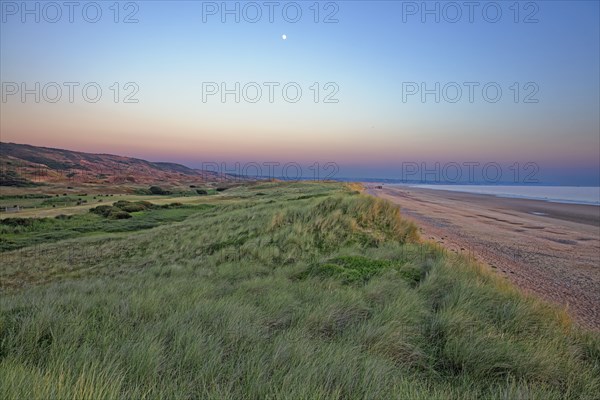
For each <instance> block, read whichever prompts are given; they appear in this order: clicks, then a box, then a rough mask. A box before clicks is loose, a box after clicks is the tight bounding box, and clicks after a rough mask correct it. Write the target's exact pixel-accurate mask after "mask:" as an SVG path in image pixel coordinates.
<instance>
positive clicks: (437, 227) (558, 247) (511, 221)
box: [365, 184, 600, 330]
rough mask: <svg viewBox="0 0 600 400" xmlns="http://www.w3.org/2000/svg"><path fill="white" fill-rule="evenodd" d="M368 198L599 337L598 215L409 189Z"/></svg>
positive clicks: (588, 209) (597, 210)
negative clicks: (392, 206) (392, 207)
mask: <svg viewBox="0 0 600 400" xmlns="http://www.w3.org/2000/svg"><path fill="white" fill-rule="evenodd" d="M365 186H367V187H369V185H368V184H367V185H365ZM367 192H368V193H369V194H372V195H374V196H378V197H381V198H385V199H388V200H390V201H392V202H394V203H396V204H399V205H400V207H401V209H402V214H403V215H404V216H405V217H407V218H409V219H412V220H413V221H415V222H416V223H417V224H418V225H419V226H420V228H421V235H422V237H423V238H425V239H429V240H432V241H435V242H437V243H440V244H442V245H444V246H445V247H447V248H449V249H450V250H451V251H455V252H457V253H462V252H469V253H472V254H473V255H474V256H475V257H476V258H478V259H479V260H480V261H482V262H484V263H486V264H488V265H489V266H490V267H491V268H493V269H495V270H496V271H497V272H498V273H500V274H501V275H503V276H505V277H507V278H508V279H509V280H510V281H512V282H513V283H514V284H516V285H517V286H519V287H520V288H522V289H524V290H525V291H528V292H531V293H535V294H536V295H539V296H541V297H542V298H544V299H546V300H549V301H551V302H554V303H557V304H561V305H564V306H567V308H568V310H569V312H570V313H571V315H572V316H573V317H574V319H575V320H576V321H578V322H579V323H581V324H582V325H584V326H586V327H588V328H592V329H595V330H600V207H598V206H586V205H574V204H559V203H549V202H544V201H537V200H525V199H508V198H499V197H495V196H488V195H477V194H469V193H459V192H449V191H441V190H429V189H417V188H409V187H384V188H383V189H373V188H371V189H368V190H367Z"/></svg>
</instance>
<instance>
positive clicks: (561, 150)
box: [0, 0, 600, 186]
mask: <svg viewBox="0 0 600 400" xmlns="http://www.w3.org/2000/svg"><path fill="white" fill-rule="evenodd" d="M599 3H600V2H598V1H536V2H530V1H523V2H514V1H497V2H488V1H484V2H478V1H474V2H470V3H469V2H464V1H459V2H447V1H442V2H436V1H430V2H426V3H424V2H421V1H418V2H411V1H408V2H406V1H337V2H328V1H319V2H316V1H298V2H279V1H272V2H268V1H258V2H248V1H242V2H221V1H218V2H206V1H204V2H203V1H168V2H167V1H141V2H114V1H106V2H104V1H98V2H77V1H76V2H72V3H68V2H63V1H57V2H44V1H42V2H39V1H27V2H22V1H17V2H13V1H5V0H2V1H0V4H1V13H2V14H1V27H0V75H1V81H2V102H1V103H0V105H1V111H0V127H1V140H2V141H4V142H15V143H27V144H33V145H40V146H47V147H59V148H67V149H72V150H79V151H86V152H99V153H111V154H121V155H128V156H134V157H139V158H144V159H149V160H153V161H173V162H180V163H183V164H186V165H188V166H191V167H196V168H202V167H203V166H206V165H208V164H210V165H219V166H220V167H219V168H223V169H224V170H228V171H229V172H244V171H245V166H248V165H256V164H258V165H264V163H279V166H278V167H277V168H280V171H282V170H283V169H284V167H285V166H286V165H298V166H300V167H301V168H302V175H304V176H311V175H314V174H315V173H316V172H315V171H318V175H319V176H320V177H324V176H330V177H349V178H363V177H373V178H387V179H400V180H412V179H417V180H419V179H421V180H423V178H425V181H426V182H427V183H435V182H432V181H440V182H441V183H452V182H464V181H465V179H469V183H470V180H473V181H474V182H475V181H476V182H480V183H503V182H504V183H518V184H529V183H549V184H561V185H594V186H598V185H599V184H600V172H599V170H600V111H599V110H600V55H599V52H600V50H599V49H600V31H599V26H600V7H599ZM67 4H73V5H72V6H71V5H67ZM283 35H285V39H284V36H283ZM36 97H37V98H36ZM332 165H334V166H335V167H332ZM311 166H312V167H311ZM236 170H237V171H236Z"/></svg>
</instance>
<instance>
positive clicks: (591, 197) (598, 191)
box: [386, 184, 600, 206]
mask: <svg viewBox="0 0 600 400" xmlns="http://www.w3.org/2000/svg"><path fill="white" fill-rule="evenodd" d="M386 186H410V187H417V188H424V189H436V190H450V191H455V192H465V193H477V194H489V195H494V196H498V197H511V198H519V199H533V200H544V201H550V202H554V203H568V204H587V205H596V206H600V187H589V186H500V185H498V186H495V185H494V186H491V185H490V186H483V185H420V184H414V185H413V184H408V185H393V184H392V185H386Z"/></svg>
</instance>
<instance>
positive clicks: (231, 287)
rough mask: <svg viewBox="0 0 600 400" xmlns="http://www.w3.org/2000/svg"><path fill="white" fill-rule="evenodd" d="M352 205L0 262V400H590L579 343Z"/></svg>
mask: <svg viewBox="0 0 600 400" xmlns="http://www.w3.org/2000/svg"><path fill="white" fill-rule="evenodd" d="M356 189H357V187H352V188H348V187H346V186H343V185H341V184H335V183H331V184H324V183H322V184H314V183H312V184H311V183H296V184H293V183H268V184H261V185H258V186H254V187H240V188H237V189H231V190H230V191H227V192H225V194H222V195H220V196H219V200H218V201H213V203H212V204H214V205H215V206H214V207H212V208H202V209H199V210H198V211H197V212H196V213H194V214H191V215H189V216H188V217H187V218H186V219H185V220H183V221H180V222H172V221H168V220H165V222H164V223H163V224H162V225H159V226H158V227H154V228H151V229H146V230H137V231H131V232H114V233H110V232H107V233H104V234H95V235H92V236H87V237H81V238H74V239H73V238H72V239H67V240H62V241H58V242H54V243H42V244H41V245H40V244H38V245H36V246H32V247H26V248H24V249H21V250H18V251H5V252H3V253H2V254H1V256H2V268H1V270H0V290H2V292H0V293H1V299H0V398H1V399H7V400H8V399H19V400H20V399H154V398H165V399H215V398H218V399H269V398H270V399H276V398H277V399H278V398H287V399H475V398H486V399H564V398H567V399H597V398H599V395H598V393H600V339H599V337H598V335H597V334H596V333H590V332H584V331H580V330H578V329H577V328H576V327H574V326H573V325H572V323H571V322H570V320H569V318H568V317H567V316H566V313H564V311H562V310H559V309H557V308H555V307H553V306H550V305H547V304H545V303H542V302H540V301H538V300H535V299H532V298H530V297H526V296H524V295H523V294H521V293H520V292H519V291H517V290H516V289H514V288H513V287H512V286H510V285H509V284H508V283H506V282H505V281H503V280H502V279H500V278H499V277H497V276H495V275H493V274H492V273H491V272H488V271H486V270H484V269H483V268H482V267H480V266H478V265H477V264H475V263H473V262H472V261H470V260H468V259H464V258H460V257H457V256H454V255H448V254H446V253H445V252H444V251H443V250H441V249H440V248H438V247H435V246H432V245H428V244H423V243H419V239H418V237H417V233H416V228H415V226H413V225H412V224H410V223H408V222H406V221H405V220H403V219H402V218H401V216H400V214H399V212H398V209H397V208H396V207H394V206H393V205H391V204H389V203H387V202H385V201H383V200H380V199H374V198H371V197H368V196H365V195H362V194H357V193H356ZM134 219H135V216H134ZM115 222H117V223H118V221H115ZM41 233H43V232H40V234H41ZM28 234H30V235H31V232H29V233H28Z"/></svg>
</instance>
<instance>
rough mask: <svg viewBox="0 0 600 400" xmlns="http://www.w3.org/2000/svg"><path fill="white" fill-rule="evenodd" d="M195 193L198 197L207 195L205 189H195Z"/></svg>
mask: <svg viewBox="0 0 600 400" xmlns="http://www.w3.org/2000/svg"><path fill="white" fill-rule="evenodd" d="M196 193H198V194H199V195H201V196H203V195H207V194H208V190H206V189H196Z"/></svg>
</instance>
